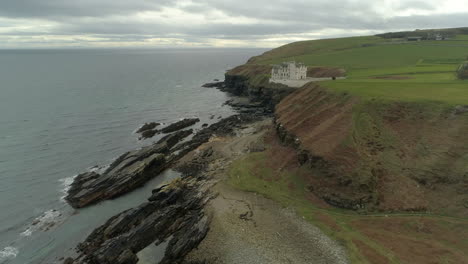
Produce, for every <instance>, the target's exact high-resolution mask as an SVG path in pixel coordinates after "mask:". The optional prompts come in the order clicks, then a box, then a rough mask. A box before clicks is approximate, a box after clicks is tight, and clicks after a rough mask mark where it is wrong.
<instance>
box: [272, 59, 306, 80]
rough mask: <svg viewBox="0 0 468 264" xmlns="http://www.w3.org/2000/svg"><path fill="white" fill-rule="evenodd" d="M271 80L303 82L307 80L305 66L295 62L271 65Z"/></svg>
mask: <svg viewBox="0 0 468 264" xmlns="http://www.w3.org/2000/svg"><path fill="white" fill-rule="evenodd" d="M271 79H272V80H305V79H307V66H305V65H304V64H303V63H296V62H295V61H290V62H283V63H281V64H278V65H273V69H272V70H271Z"/></svg>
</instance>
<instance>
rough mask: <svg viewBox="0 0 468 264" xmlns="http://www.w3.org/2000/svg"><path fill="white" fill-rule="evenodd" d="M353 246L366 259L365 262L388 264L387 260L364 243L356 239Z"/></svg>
mask: <svg viewBox="0 0 468 264" xmlns="http://www.w3.org/2000/svg"><path fill="white" fill-rule="evenodd" d="M352 241H353V244H354V245H355V246H356V247H357V248H358V250H359V252H360V253H361V254H362V255H363V256H365V257H366V259H367V261H369V262H370V263H372V264H374V263H375V264H390V263H391V262H390V261H389V259H388V258H387V257H385V256H383V255H382V254H380V253H379V252H377V251H376V250H375V249H373V248H371V247H370V246H368V245H367V244H366V243H364V242H362V241H361V240H358V239H353V240H352Z"/></svg>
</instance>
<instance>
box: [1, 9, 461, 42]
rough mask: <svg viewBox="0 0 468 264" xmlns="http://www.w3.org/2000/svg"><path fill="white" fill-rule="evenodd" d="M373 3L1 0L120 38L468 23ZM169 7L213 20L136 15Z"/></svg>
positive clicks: (21, 13) (19, 12) (59, 29)
mask: <svg viewBox="0 0 468 264" xmlns="http://www.w3.org/2000/svg"><path fill="white" fill-rule="evenodd" d="M182 1H183V3H182ZM373 3H375V2H373V1H370V0H362V1H351V0H315V1H304V0H276V1H272V0H248V1H247V0H223V1H221V0H198V1H195V0H194V1H191V2H187V1H185V0H133V1H131V0H0V18H1V17H7V18H22V19H23V20H25V19H26V20H27V19H33V18H34V19H36V18H40V19H43V20H49V21H54V22H55V24H56V26H55V27H52V28H50V29H49V28H48V29H47V30H48V32H46V33H47V34H49V35H70V36H73V35H90V36H102V37H105V38H108V39H109V41H115V42H119V41H144V40H146V39H148V38H155V37H158V38H169V37H173V36H177V37H180V38H183V39H184V40H185V41H188V42H190V41H195V42H197V43H202V42H203V40H204V39H205V40H206V39H208V38H219V39H237V40H261V39H266V38H268V37H270V36H277V35H288V36H296V37H300V36H301V35H302V36H303V35H304V34H305V33H314V32H320V31H322V30H323V29H340V30H342V31H343V32H345V33H344V34H346V35H352V34H353V32H357V31H362V30H367V31H368V30H370V31H372V32H379V31H380V32H385V31H395V30H401V29H414V28H431V27H432V28H437V27H455V26H464V25H462V23H463V21H464V18H465V17H466V16H467V15H468V14H465V13H459V14H445V15H431V16H410V17H401V16H398V13H397V14H395V15H397V16H393V17H390V18H384V17H381V15H379V12H377V11H382V10H377V11H376V10H375V8H376V5H378V4H373ZM164 7H172V8H177V9H180V10H183V11H185V12H189V13H193V14H197V15H202V16H204V17H205V18H206V19H207V20H208V21H211V22H210V23H208V24H201V25H200V24H191V23H190V21H188V22H186V23H176V24H168V23H162V22H161V23H158V22H150V21H144V20H141V19H135V14H136V13H137V12H141V11H160V10H162V8H164ZM408 9H417V10H434V9H435V7H434V6H433V5H430V4H428V3H426V2H424V1H419V0H410V1H403V2H402V3H401V4H400V5H398V6H397V10H398V11H404V10H408ZM219 12H221V13H223V14H225V15H227V16H230V17H231V20H232V21H233V22H235V20H236V19H243V18H250V19H254V21H255V22H251V23H242V24H238V23H229V22H226V21H225V20H223V22H215V21H218V20H216V19H215V17H214V16H215V15H216V14H217V13H219ZM116 16H118V18H116ZM90 17H92V18H94V19H89V18H90ZM0 21H1V20H0ZM96 21H99V22H96ZM9 23H10V22H9ZM4 26H7V25H4ZM465 26H466V25H465ZM1 27H2V25H1V22H0V29H1ZM0 32H1V31H0ZM46 33H43V32H35V31H34V30H27V31H25V30H24V29H18V30H13V31H8V32H4V33H0V35H3V36H37V35H40V34H46ZM325 36H327V37H331V36H332V35H331V33H330V34H325ZM333 36H336V35H333Z"/></svg>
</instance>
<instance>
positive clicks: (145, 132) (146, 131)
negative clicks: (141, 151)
mask: <svg viewBox="0 0 468 264" xmlns="http://www.w3.org/2000/svg"><path fill="white" fill-rule="evenodd" d="M159 125H161V123H156V122H150V123H145V124H144V125H143V126H141V127H140V128H139V129H138V130H137V133H138V134H140V135H141V136H140V139H147V138H152V137H154V135H156V134H157V133H159V131H158V130H157V129H155V128H156V127H157V126H159Z"/></svg>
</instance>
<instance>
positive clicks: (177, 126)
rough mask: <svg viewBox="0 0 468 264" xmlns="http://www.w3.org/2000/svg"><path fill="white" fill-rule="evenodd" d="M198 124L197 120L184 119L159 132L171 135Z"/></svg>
mask: <svg viewBox="0 0 468 264" xmlns="http://www.w3.org/2000/svg"><path fill="white" fill-rule="evenodd" d="M198 122H200V119H198V118H186V119H182V120H180V121H178V122H175V123H173V124H170V125H168V126H167V127H165V128H163V129H161V130H160V131H161V132H162V133H164V134H167V133H172V132H175V131H178V130H181V129H184V128H186V127H189V126H193V125H194V124H196V123H198Z"/></svg>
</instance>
